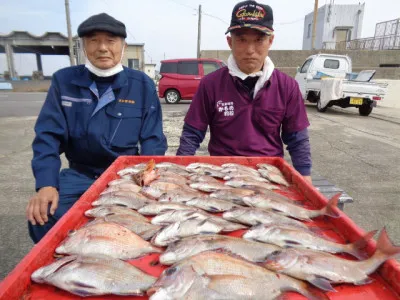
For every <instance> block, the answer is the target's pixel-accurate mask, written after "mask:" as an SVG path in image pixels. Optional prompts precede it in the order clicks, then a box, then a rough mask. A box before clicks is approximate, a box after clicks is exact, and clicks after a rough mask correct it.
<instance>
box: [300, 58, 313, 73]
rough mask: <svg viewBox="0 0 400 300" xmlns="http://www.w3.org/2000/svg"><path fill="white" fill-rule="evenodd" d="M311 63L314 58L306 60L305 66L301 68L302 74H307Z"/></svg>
mask: <svg viewBox="0 0 400 300" xmlns="http://www.w3.org/2000/svg"><path fill="white" fill-rule="evenodd" d="M311 61H312V58H310V59H308V60H306V62H305V63H304V65H303V66H302V67H301V70H300V73H307V71H308V68H309V67H310V64H311Z"/></svg>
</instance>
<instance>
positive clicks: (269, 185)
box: [225, 179, 280, 190]
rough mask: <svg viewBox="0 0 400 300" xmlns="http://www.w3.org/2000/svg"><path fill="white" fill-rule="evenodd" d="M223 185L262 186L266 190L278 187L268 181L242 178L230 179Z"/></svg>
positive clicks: (277, 188) (240, 186) (239, 186)
mask: <svg viewBox="0 0 400 300" xmlns="http://www.w3.org/2000/svg"><path fill="white" fill-rule="evenodd" d="M225 185H228V186H231V187H235V188H236V187H238V188H248V187H252V186H256V187H260V188H264V189H267V190H279V189H280V187H279V186H277V185H275V184H272V183H269V182H259V181H247V180H243V179H232V180H229V181H226V182H225Z"/></svg>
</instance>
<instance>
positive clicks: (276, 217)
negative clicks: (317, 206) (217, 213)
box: [222, 206, 308, 229]
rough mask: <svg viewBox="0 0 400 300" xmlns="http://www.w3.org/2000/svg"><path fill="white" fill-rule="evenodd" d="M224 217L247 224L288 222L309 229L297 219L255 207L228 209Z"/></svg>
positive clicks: (287, 223)
mask: <svg viewBox="0 0 400 300" xmlns="http://www.w3.org/2000/svg"><path fill="white" fill-rule="evenodd" d="M222 217H223V218H224V219H225V220H228V221H232V222H239V223H241V224H245V225H251V226H254V225H258V224H265V225H272V224H286V225H294V226H298V227H302V228H304V229H307V228H308V227H307V226H306V225H305V224H304V223H302V222H300V221H297V220H294V219H291V218H288V217H286V216H283V215H280V214H276V213H274V212H272V211H268V210H264V209H259V208H255V207H251V208H249V207H241V206H238V207H235V208H233V209H231V210H229V211H226V212H224V213H223V214H222Z"/></svg>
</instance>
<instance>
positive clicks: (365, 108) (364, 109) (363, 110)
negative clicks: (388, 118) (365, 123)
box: [358, 104, 373, 117]
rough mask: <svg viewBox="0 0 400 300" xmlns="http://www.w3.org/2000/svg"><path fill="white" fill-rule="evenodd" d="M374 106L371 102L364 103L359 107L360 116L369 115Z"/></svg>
mask: <svg viewBox="0 0 400 300" xmlns="http://www.w3.org/2000/svg"><path fill="white" fill-rule="evenodd" d="M372 108H373V107H372V106H371V105H370V104H363V105H361V106H360V107H359V108H358V112H359V114H360V116H364V117H366V116H369V114H370V113H371V112H372Z"/></svg>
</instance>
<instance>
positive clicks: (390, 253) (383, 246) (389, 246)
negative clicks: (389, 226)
mask: <svg viewBox="0 0 400 300" xmlns="http://www.w3.org/2000/svg"><path fill="white" fill-rule="evenodd" d="M376 247H377V248H376V252H375V254H374V255H384V256H385V257H387V258H394V257H399V255H400V247H399V246H395V245H393V243H392V241H391V240H390V238H389V236H388V234H387V231H386V227H384V228H383V229H382V231H381V233H380V234H379V238H378V241H377V242H376Z"/></svg>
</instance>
